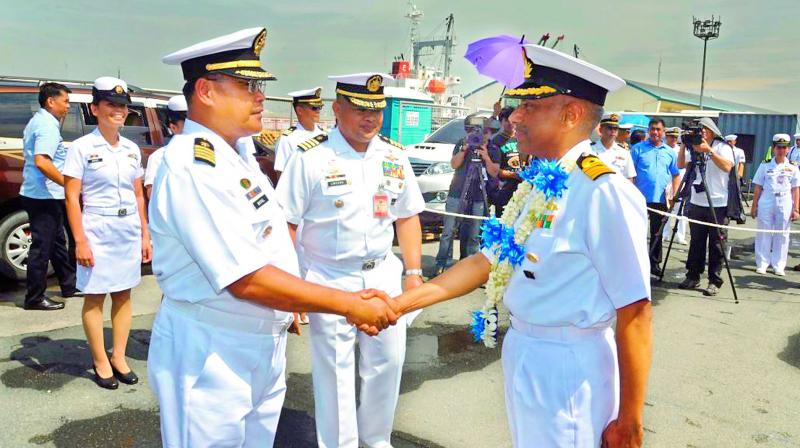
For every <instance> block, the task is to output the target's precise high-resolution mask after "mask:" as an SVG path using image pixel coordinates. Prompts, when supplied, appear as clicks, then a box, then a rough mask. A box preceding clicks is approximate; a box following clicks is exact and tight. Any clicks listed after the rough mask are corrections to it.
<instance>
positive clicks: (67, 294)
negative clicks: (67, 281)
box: [61, 289, 84, 299]
mask: <svg viewBox="0 0 800 448" xmlns="http://www.w3.org/2000/svg"><path fill="white" fill-rule="evenodd" d="M61 297H63V298H65V299H69V298H72V297H84V294H83V293H82V292H80V291H78V290H77V289H76V290H75V291H70V292H62V293H61Z"/></svg>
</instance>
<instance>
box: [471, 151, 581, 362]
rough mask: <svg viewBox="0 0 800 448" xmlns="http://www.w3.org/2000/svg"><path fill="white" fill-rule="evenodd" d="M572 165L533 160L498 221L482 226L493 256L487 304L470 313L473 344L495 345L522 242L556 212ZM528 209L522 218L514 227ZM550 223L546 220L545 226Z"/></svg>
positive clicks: (520, 257)
mask: <svg viewBox="0 0 800 448" xmlns="http://www.w3.org/2000/svg"><path fill="white" fill-rule="evenodd" d="M573 168H575V162H574V161H570V162H565V163H564V164H559V163H558V162H555V161H542V160H534V161H533V163H531V164H530V165H529V166H528V167H527V168H526V169H525V170H523V171H522V172H520V177H521V178H522V180H523V181H524V182H522V183H520V184H519V186H518V187H517V190H516V191H515V192H514V195H513V196H512V197H511V200H510V201H509V202H508V204H507V205H506V207H505V210H504V211H503V216H502V218H500V219H499V220H498V219H497V218H496V217H494V216H492V217H491V218H489V219H488V220H486V221H485V223H484V224H483V226H482V227H481V248H482V249H486V248H488V249H489V251H491V252H492V254H494V256H495V257H494V261H493V262H492V267H491V270H490V271H489V280H488V282H487V283H486V302H485V303H484V305H483V308H482V309H480V310H476V311H473V312H472V313H471V316H472V323H471V325H470V327H471V331H472V335H473V337H474V339H475V342H479V341H483V344H484V345H485V346H487V347H489V348H493V347H495V346H496V345H497V329H498V311H497V306H498V305H499V304H500V302H501V301H502V300H503V295H504V294H505V291H506V288H507V287H508V282H509V280H510V279H511V275H512V274H513V273H514V268H516V267H517V266H519V265H521V264H522V261H523V260H524V259H525V242H526V241H527V240H528V237H529V236H530V234H531V232H533V229H534V228H536V227H537V226H541V225H542V223H543V217H544V216H545V215H546V214H547V212H550V214H554V213H555V212H556V211H557V210H558V204H557V202H558V200H559V199H561V197H562V196H563V195H564V191H565V190H566V189H567V187H566V185H565V184H566V181H567V178H568V177H569V173H570V172H571V171H572V169H573ZM526 204H530V205H529V206H528V209H527V212H526V213H525V216H524V218H523V219H522V220H521V221H520V222H519V224H518V225H517V226H516V227H515V226H514V224H515V223H516V222H517V220H518V219H519V217H520V215H521V214H522V211H523V209H524V208H525V205H526ZM550 222H551V221H548V225H549V223H550Z"/></svg>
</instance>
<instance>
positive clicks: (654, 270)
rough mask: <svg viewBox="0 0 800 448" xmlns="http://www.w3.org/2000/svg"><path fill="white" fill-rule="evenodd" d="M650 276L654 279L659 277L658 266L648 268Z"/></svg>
mask: <svg viewBox="0 0 800 448" xmlns="http://www.w3.org/2000/svg"><path fill="white" fill-rule="evenodd" d="M650 275H652V276H655V277H661V268H660V267H658V266H654V267H651V268H650Z"/></svg>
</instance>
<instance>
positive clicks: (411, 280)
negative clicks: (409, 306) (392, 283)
mask: <svg viewBox="0 0 800 448" xmlns="http://www.w3.org/2000/svg"><path fill="white" fill-rule="evenodd" d="M423 283H425V282H424V280H422V276H419V275H407V276H405V277H403V291H410V290H412V289H414V288H416V287H418V286H421V285H422V284H423Z"/></svg>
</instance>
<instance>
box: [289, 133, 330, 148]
mask: <svg viewBox="0 0 800 448" xmlns="http://www.w3.org/2000/svg"><path fill="white" fill-rule="evenodd" d="M326 140H328V134H319V135H318V136H316V137H313V138H310V139H308V140H306V141H304V142H303V143H300V144H299V145H297V148H298V149H299V150H301V151H303V152H305V151H308V150H309V149H311V148H315V147H317V146H319V145H320V143H322V142H324V141H326Z"/></svg>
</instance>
